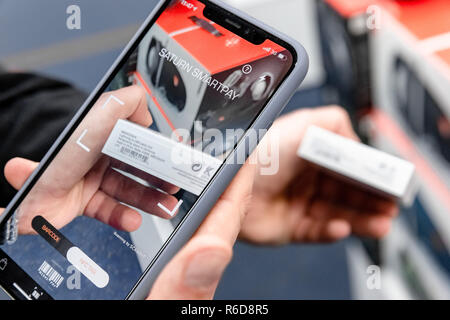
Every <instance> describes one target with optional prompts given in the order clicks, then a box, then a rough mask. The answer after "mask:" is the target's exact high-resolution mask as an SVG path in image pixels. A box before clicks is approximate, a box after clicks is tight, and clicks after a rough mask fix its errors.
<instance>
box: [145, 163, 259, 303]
mask: <svg viewBox="0 0 450 320" xmlns="http://www.w3.org/2000/svg"><path fill="white" fill-rule="evenodd" d="M253 175H254V167H253V166H250V165H248V164H247V165H245V166H244V167H243V168H242V170H241V171H240V172H239V173H238V175H237V176H236V177H235V179H234V180H233V182H232V184H231V185H230V186H229V187H228V188H227V191H226V192H225V193H224V194H223V195H222V196H221V197H220V199H219V200H218V202H217V203H216V205H215V206H214V208H213V209H212V211H211V212H210V214H209V215H208V217H207V218H206V219H205V221H204V222H203V223H202V225H201V226H200V228H199V229H198V231H197V232H196V234H195V235H194V237H193V238H192V239H191V240H190V241H189V242H188V243H187V244H186V245H185V246H184V247H183V249H182V250H180V252H179V253H178V254H177V255H176V256H175V257H174V258H173V259H172V260H171V261H170V262H169V264H168V265H167V266H166V267H165V268H164V270H163V271H162V272H161V274H160V275H159V277H158V279H157V280H156V282H155V285H154V286H153V288H152V291H151V293H150V295H149V298H150V299H211V298H213V296H214V293H215V290H216V287H217V284H218V283H219V280H220V278H221V276H222V273H223V271H224V270H225V268H226V266H227V265H228V263H229V262H230V260H231V257H232V247H233V244H234V242H235V240H236V237H237V235H238V233H239V230H240V226H241V223H242V220H243V219H244V216H245V211H246V205H247V203H248V201H249V197H250V194H251V189H252V182H253Z"/></svg>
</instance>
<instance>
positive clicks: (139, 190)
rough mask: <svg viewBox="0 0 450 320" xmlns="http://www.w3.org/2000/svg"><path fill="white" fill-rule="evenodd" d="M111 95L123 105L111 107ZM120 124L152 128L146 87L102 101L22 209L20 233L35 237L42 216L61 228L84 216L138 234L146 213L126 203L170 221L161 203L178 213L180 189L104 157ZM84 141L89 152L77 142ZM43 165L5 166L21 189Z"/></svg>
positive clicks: (10, 179) (8, 176)
mask: <svg viewBox="0 0 450 320" xmlns="http://www.w3.org/2000/svg"><path fill="white" fill-rule="evenodd" d="M111 95H114V97H116V98H117V99H119V101H121V102H122V103H118V102H117V100H114V99H111V100H110V102H109V103H108V104H107V105H105V102H106V101H107V99H108V98H109V97H110V96H111ZM118 119H127V120H128V121H132V122H134V123H136V124H139V125H142V126H144V127H148V126H150V125H151V123H152V118H151V115H150V112H149V111H148V107H147V102H146V95H145V92H144V91H143V90H142V89H141V88H140V87H137V86H131V87H127V88H124V89H120V90H117V91H114V92H108V93H105V94H104V95H102V97H101V98H100V99H99V100H98V101H97V102H96V104H95V105H94V106H93V107H92V109H91V110H90V111H89V113H88V115H87V116H86V117H85V118H84V119H83V121H82V122H81V124H80V125H79V126H78V127H77V129H76V130H75V131H74V133H73V134H72V135H71V137H70V138H69V140H68V141H67V143H65V145H64V146H63V148H62V149H61V151H60V152H59V153H58V155H57V156H56V157H55V159H54V160H53V161H52V163H51V165H50V166H49V167H48V169H47V170H46V171H45V172H44V174H43V175H42V176H41V177H40V179H39V181H38V182H37V184H36V185H35V186H34V187H33V189H32V191H31V192H30V193H29V194H28V195H27V197H26V198H25V200H24V201H23V202H22V204H21V205H20V207H19V211H20V212H19V215H20V219H19V232H20V233H22V234H24V233H33V230H32V227H31V221H32V219H33V218H34V217H35V216H36V215H42V216H43V217H44V218H46V219H47V220H48V221H49V222H50V223H51V224H52V225H53V226H55V227H56V228H57V229H60V228H62V227H63V226H65V225H66V224H68V223H69V222H71V221H72V220H73V219H74V218H75V217H77V216H79V215H82V214H84V215H86V216H89V217H92V218H96V219H98V220H100V221H102V222H104V223H106V224H109V225H111V226H112V227H115V228H117V229H120V230H125V231H134V230H137V229H138V228H139V226H140V225H141V221H142V217H141V215H140V213H139V212H137V211H136V210H134V209H132V208H130V207H129V206H126V205H124V204H123V203H126V204H128V205H130V206H132V207H134V208H138V209H141V210H143V211H145V212H148V213H151V214H155V215H157V216H159V217H162V218H170V216H169V215H168V214H167V213H166V212H164V211H163V210H162V209H161V208H159V207H158V206H157V204H158V203H159V202H160V203H162V204H163V205H164V206H166V207H168V208H173V207H174V206H175V205H176V204H177V200H176V198H175V197H174V196H172V195H171V194H174V193H176V192H177V191H178V190H179V189H178V188H177V187H175V186H173V185H170V184H168V183H166V182H163V181H161V180H159V179H157V178H155V177H153V176H151V175H149V174H146V173H145V172H143V171H140V170H137V169H132V168H129V167H128V166H127V165H126V164H124V163H121V162H118V161H117V160H114V159H112V158H110V157H108V156H105V155H103V154H102V153H101V151H102V148H103V145H104V144H105V143H106V140H107V139H108V137H109V135H110V133H111V131H112V129H113V128H114V126H115V124H116V122H117V120H118ZM86 130H87V131H86ZM80 137H83V139H82V143H83V145H84V146H85V147H86V148H88V149H89V150H85V149H83V148H82V147H81V146H80V145H79V144H78V143H77V140H78V139H79V138H80ZM37 165H38V164H37V163H35V162H32V161H29V160H26V159H21V158H15V159H12V160H10V161H9V162H8V163H7V165H6V166H5V177H6V179H7V180H8V182H9V183H10V184H11V185H12V186H13V187H14V188H16V189H19V188H20V187H21V186H22V185H23V184H24V182H25V181H26V179H27V178H28V176H29V175H30V174H31V173H32V171H33V170H34V169H35V168H36V167H37ZM113 168H116V169H122V170H124V171H127V172H129V173H132V174H134V175H135V176H138V177H139V178H141V179H143V180H146V181H147V182H149V184H150V185H152V186H155V188H150V187H146V186H144V185H142V184H140V183H138V182H135V181H134V180H132V179H130V178H128V177H126V176H124V175H122V174H120V173H119V172H117V171H116V170H114V169H113ZM156 188H158V189H161V190H163V191H165V193H163V192H160V191H158V190H157V189H156Z"/></svg>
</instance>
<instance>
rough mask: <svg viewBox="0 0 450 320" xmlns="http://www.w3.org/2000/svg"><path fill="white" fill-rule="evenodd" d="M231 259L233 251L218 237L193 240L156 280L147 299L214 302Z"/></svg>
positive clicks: (203, 237)
mask: <svg viewBox="0 0 450 320" xmlns="http://www.w3.org/2000/svg"><path fill="white" fill-rule="evenodd" d="M231 257H232V248H231V247H230V246H229V245H228V244H227V243H225V242H224V241H222V240H221V239H220V238H218V237H214V236H209V235H208V236H206V235H202V236H198V237H194V238H193V239H192V240H191V241H190V242H189V245H188V246H186V247H185V248H184V249H183V250H182V251H180V252H179V254H177V255H176V256H175V257H174V258H173V259H172V260H171V261H170V262H169V264H167V266H166V267H165V268H164V271H163V272H162V273H161V274H160V276H159V277H158V279H157V280H156V282H155V284H154V286H153V288H152V291H151V293H150V296H149V297H148V299H157V300H168V299H174V300H192V299H202V300H205V299H212V298H213V297H214V293H215V291H216V288H217V285H218V283H219V281H220V278H221V277H222V274H223V271H224V270H225V268H226V267H227V265H228V263H229V262H230V260H231Z"/></svg>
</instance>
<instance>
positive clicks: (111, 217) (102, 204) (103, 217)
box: [84, 191, 142, 232]
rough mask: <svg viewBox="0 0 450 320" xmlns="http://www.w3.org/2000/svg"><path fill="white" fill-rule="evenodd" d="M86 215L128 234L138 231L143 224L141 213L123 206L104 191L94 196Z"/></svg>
mask: <svg viewBox="0 0 450 320" xmlns="http://www.w3.org/2000/svg"><path fill="white" fill-rule="evenodd" d="M84 214H85V215H86V216H88V217H91V218H95V219H97V220H99V221H101V222H103V223H105V224H108V225H110V226H112V227H113V228H116V229H118V230H124V231H127V232H132V231H136V230H137V229H139V227H140V226H141V223H142V217H141V215H140V214H139V212H137V211H136V210H133V209H132V208H130V207H127V206H125V205H123V204H121V203H120V202H118V201H117V200H115V199H113V198H111V197H110V196H108V195H107V194H106V193H104V192H103V191H97V192H96V193H95V194H94V196H93V197H92V199H91V200H90V201H89V203H88V205H87V207H86V210H85V213H84Z"/></svg>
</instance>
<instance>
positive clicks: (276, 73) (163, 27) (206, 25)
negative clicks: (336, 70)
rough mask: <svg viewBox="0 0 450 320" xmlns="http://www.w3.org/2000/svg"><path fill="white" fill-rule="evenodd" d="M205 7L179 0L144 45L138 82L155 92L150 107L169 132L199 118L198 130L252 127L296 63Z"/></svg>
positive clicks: (189, 126)
mask: <svg viewBox="0 0 450 320" xmlns="http://www.w3.org/2000/svg"><path fill="white" fill-rule="evenodd" d="M203 9H204V5H203V4H202V3H200V2H197V1H176V2H175V3H174V4H172V6H171V7H170V8H168V9H167V10H166V11H165V12H164V13H163V14H162V15H161V16H160V18H159V19H158V20H157V22H156V24H155V26H154V28H153V31H151V32H150V33H149V34H148V35H147V36H146V38H145V39H144V40H143V42H142V44H141V46H140V47H139V51H138V64H137V70H138V74H137V76H138V80H139V81H138V82H144V83H142V84H143V85H144V87H146V89H147V91H148V92H149V94H150V95H151V96H152V99H149V107H150V110H151V112H152V115H153V116H154V119H155V122H156V125H157V126H158V129H159V130H160V131H161V132H162V133H164V134H170V133H171V132H172V131H173V130H174V129H175V128H183V129H187V130H193V129H194V128H193V127H194V121H196V120H197V121H200V122H201V127H200V128H198V127H197V128H195V129H197V130H203V129H207V128H218V129H225V128H246V127H247V126H248V124H249V121H251V119H253V118H254V116H255V114H257V113H258V112H259V110H261V108H262V105H263V103H264V101H265V100H266V98H267V97H268V96H269V95H270V94H271V93H272V92H273V91H274V90H275V89H276V87H277V85H278V83H279V82H280V81H281V78H282V76H283V75H284V74H285V72H286V71H287V69H288V68H289V67H290V65H291V63H289V62H290V61H292V57H291V56H290V54H289V53H288V51H286V50H285V49H284V48H282V47H281V46H279V45H277V44H275V43H274V42H272V41H270V40H265V41H264V42H263V43H262V44H259V45H256V44H253V43H250V42H248V41H247V40H245V39H243V38H241V37H239V36H237V35H236V34H234V33H232V32H231V31H229V30H227V29H225V28H224V27H222V26H220V25H218V24H216V23H214V22H212V21H210V20H208V19H207V18H205V16H204V15H203ZM285 62H286V63H285ZM283 63H284V65H285V66H286V67H285V68H283V67H280V64H283Z"/></svg>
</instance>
